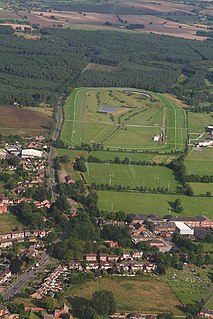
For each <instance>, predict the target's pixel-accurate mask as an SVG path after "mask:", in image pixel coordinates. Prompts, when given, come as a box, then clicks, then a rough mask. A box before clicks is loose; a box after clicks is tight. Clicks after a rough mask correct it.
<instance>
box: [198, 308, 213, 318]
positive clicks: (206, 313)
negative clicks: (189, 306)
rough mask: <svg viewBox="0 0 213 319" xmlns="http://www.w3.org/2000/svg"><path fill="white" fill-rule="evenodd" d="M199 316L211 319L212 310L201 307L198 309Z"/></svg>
mask: <svg viewBox="0 0 213 319" xmlns="http://www.w3.org/2000/svg"><path fill="white" fill-rule="evenodd" d="M199 316H200V317H205V318H209V319H212V318H213V310H208V309H203V310H201V311H200V313H199Z"/></svg>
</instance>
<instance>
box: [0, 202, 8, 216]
mask: <svg viewBox="0 0 213 319" xmlns="http://www.w3.org/2000/svg"><path fill="white" fill-rule="evenodd" d="M6 213H7V206H6V205H5V204H2V203H0V214H6Z"/></svg>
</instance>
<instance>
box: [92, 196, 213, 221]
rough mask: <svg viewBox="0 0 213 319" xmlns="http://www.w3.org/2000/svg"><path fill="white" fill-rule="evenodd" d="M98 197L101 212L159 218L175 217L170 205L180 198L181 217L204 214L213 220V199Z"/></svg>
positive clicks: (187, 197) (185, 197) (186, 197)
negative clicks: (156, 215)
mask: <svg viewBox="0 0 213 319" xmlns="http://www.w3.org/2000/svg"><path fill="white" fill-rule="evenodd" d="M98 196H99V200H98V205H99V208H100V209H102V210H107V211H111V210H114V211H119V210H123V211H125V212H127V213H137V214H140V213H141V214H146V213H147V214H158V215H160V216H164V215H167V214H173V215H177V213H174V212H172V204H173V203H174V201H175V200H176V198H180V199H181V200H182V206H183V209H184V211H183V212H182V213H181V215H184V216H196V215H199V214H203V213H204V214H205V215H206V216H208V217H209V218H213V198H208V197H193V196H192V197H190V196H183V195H164V194H144V193H133V192H126V193H125V192H109V191H99V192H98Z"/></svg>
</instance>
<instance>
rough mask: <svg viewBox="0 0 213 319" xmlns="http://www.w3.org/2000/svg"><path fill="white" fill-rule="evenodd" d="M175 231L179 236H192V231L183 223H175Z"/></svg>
mask: <svg viewBox="0 0 213 319" xmlns="http://www.w3.org/2000/svg"><path fill="white" fill-rule="evenodd" d="M175 225H176V230H177V231H178V232H179V233H180V234H181V235H194V229H193V228H191V227H189V226H188V225H186V224H185V223H184V222H175Z"/></svg>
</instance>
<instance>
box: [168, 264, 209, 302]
mask: <svg viewBox="0 0 213 319" xmlns="http://www.w3.org/2000/svg"><path fill="white" fill-rule="evenodd" d="M209 273H210V269H209V268H207V269H201V268H198V267H196V266H194V265H187V266H184V269H183V270H181V271H178V270H175V269H169V270H168V271H167V274H166V276H167V282H168V284H169V286H170V287H171V289H172V290H173V292H174V293H175V295H176V296H177V298H178V299H179V300H180V301H181V302H182V303H183V304H187V303H194V302H195V301H200V300H201V298H202V297H203V294H204V291H205V294H208V289H209V288H210V287H211V285H212V284H211V280H210V278H209Z"/></svg>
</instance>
